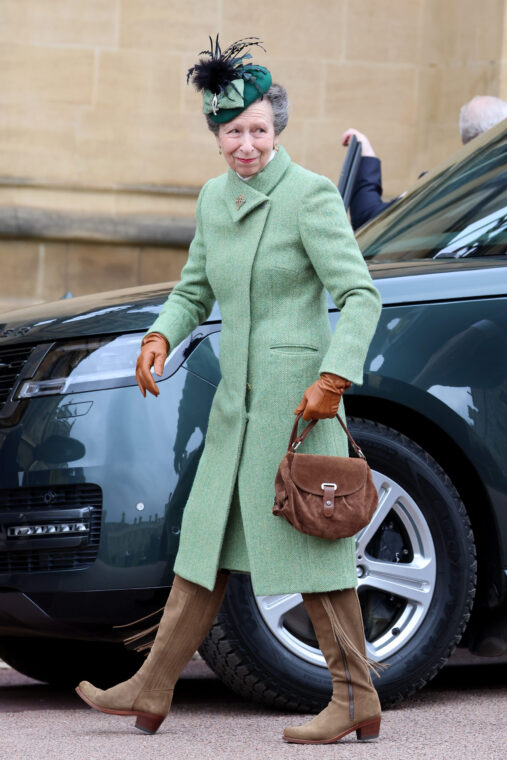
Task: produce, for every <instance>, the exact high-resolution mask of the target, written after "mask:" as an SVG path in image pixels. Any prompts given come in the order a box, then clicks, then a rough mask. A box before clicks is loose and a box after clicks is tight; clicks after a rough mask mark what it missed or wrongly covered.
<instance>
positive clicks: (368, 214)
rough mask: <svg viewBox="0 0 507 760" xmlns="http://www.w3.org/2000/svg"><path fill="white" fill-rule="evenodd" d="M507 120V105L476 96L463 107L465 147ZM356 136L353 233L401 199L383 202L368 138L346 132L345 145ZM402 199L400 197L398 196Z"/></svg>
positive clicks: (377, 167) (376, 162)
mask: <svg viewBox="0 0 507 760" xmlns="http://www.w3.org/2000/svg"><path fill="white" fill-rule="evenodd" d="M505 118H507V102H506V101H505V100H501V99H500V98H494V97H492V96H491V95H476V96H475V97H474V98H472V100H470V101H469V102H468V103H465V105H464V106H463V107H462V108H461V111H460V117H459V131H460V135H461V141H462V142H463V144H464V145H465V144H466V143H467V142H469V141H470V140H472V139H473V138H474V137H477V135H480V134H481V133H482V132H485V131H486V130H487V129H490V128H491V127H494V126H495V124H498V123H499V122H500V121H503V119H505ZM352 135H354V136H355V137H356V138H357V139H358V140H359V142H360V143H361V148H362V157H361V161H360V163H359V169H358V172H357V176H356V181H355V183H354V189H353V191H352V197H351V199H350V220H351V223H352V227H353V228H354V230H357V229H359V227H361V226H362V225H363V224H366V222H368V221H369V220H370V219H373V218H374V217H375V216H378V214H380V213H381V212H382V211H384V209H386V208H388V206H390V205H391V204H393V203H394V202H395V201H396V200H398V198H393V200H391V201H389V202H385V201H383V200H382V171H381V165H380V159H379V158H377V156H376V155H375V151H374V150H373V148H372V146H371V143H370V141H369V139H368V138H367V137H366V135H364V134H362V132H359V131H358V130H357V129H347V131H346V132H344V133H343V135H342V145H348V143H349V140H350V138H351V137H352ZM398 197H401V196H398Z"/></svg>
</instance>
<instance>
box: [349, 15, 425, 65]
mask: <svg viewBox="0 0 507 760" xmlns="http://www.w3.org/2000/svg"><path fill="white" fill-rule="evenodd" d="M421 10H422V0H405V2H400V0H383V2H381V3H379V2H378V0H353V2H351V3H349V4H348V8H347V34H346V53H345V58H346V60H347V61H376V62H379V63H385V62H397V63H412V62H415V61H416V60H417V58H418V47H419V39H420V25H421Z"/></svg>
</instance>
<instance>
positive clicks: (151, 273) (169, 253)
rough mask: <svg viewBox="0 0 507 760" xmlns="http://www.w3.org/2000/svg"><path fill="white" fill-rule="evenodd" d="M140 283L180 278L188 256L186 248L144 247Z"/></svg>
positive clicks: (170, 280) (146, 283)
mask: <svg viewBox="0 0 507 760" xmlns="http://www.w3.org/2000/svg"><path fill="white" fill-rule="evenodd" d="M140 256H141V260H140V275H139V284H140V285H149V284H150V283H154V282H173V281H175V280H179V279H180V276H181V270H182V269H183V267H184V265H185V262H186V260H187V258H188V250H186V249H184V248H148V247H146V248H142V249H141V254H140Z"/></svg>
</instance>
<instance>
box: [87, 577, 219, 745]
mask: <svg viewBox="0 0 507 760" xmlns="http://www.w3.org/2000/svg"><path fill="white" fill-rule="evenodd" d="M228 578H229V575H228V574H226V573H219V574H218V576H217V581H216V584H215V588H214V589H213V591H208V589H206V588H203V587H202V586H199V585H197V584H196V583H191V582H190V581H186V580H184V579H183V578H180V577H179V576H178V575H175V577H174V583H173V587H172V589H171V593H170V594H169V598H168V600H167V602H166V605H165V608H164V613H163V615H162V619H161V621H160V624H159V626H158V631H157V635H156V637H155V641H154V643H153V646H152V648H151V651H150V653H149V655H148V657H147V658H146V661H145V662H144V663H143V665H142V666H141V668H140V669H139V670H138V671H137V673H135V674H134V675H133V676H132V678H129V679H128V681H124V682H123V683H119V684H117V685H116V686H112V687H111V688H110V689H106V690H105V691H103V690H102V689H97V688H96V687H95V686H93V684H91V683H89V682H88V681H81V683H80V684H79V686H78V687H77V688H76V691H77V693H78V694H79V696H80V697H81V699H83V700H84V701H85V702H86V703H87V704H89V705H90V707H93V708H95V709H96V710H101V711H102V712H105V713H111V714H113V715H136V716H137V721H136V728H139V729H141V731H145V732H146V733H149V734H154V733H155V732H156V731H157V729H158V727H159V726H160V724H161V723H162V721H163V720H164V718H165V716H166V715H167V713H168V712H169V708H170V707H171V702H172V697H173V689H174V686H175V684H176V681H177V679H178V676H179V675H180V673H181V671H182V670H183V668H184V667H185V665H186V664H187V663H188V661H189V660H190V658H191V657H192V655H193V654H194V652H195V651H196V649H197V648H198V647H199V646H200V645H201V644H202V642H203V640H204V637H205V636H206V634H207V633H208V631H209V629H210V628H211V626H212V624H213V621H214V620H215V617H216V616H217V613H218V611H219V610H220V607H221V605H222V601H223V598H224V594H225V589H226V586H227V580H228Z"/></svg>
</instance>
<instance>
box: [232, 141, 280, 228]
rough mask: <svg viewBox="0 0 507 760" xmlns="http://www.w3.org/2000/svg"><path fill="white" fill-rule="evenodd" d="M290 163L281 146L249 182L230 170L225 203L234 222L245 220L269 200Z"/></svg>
mask: <svg viewBox="0 0 507 760" xmlns="http://www.w3.org/2000/svg"><path fill="white" fill-rule="evenodd" d="M290 163H291V160H290V156H289V154H288V153H287V151H286V150H285V149H284V148H282V147H281V146H280V149H279V151H278V153H277V154H276V156H275V157H274V158H273V160H272V161H270V162H269V164H266V166H265V167H264V169H263V170H262V171H261V172H259V173H258V174H256V175H255V176H253V177H252V179H251V180H249V181H248V182H243V180H241V179H240V178H239V177H238V175H237V174H236V172H235V171H233V170H232V169H229V171H228V172H227V184H226V187H225V203H226V205H227V208H228V209H229V213H230V215H231V217H232V220H233V221H234V222H238V221H239V220H240V219H243V217H244V216H246V215H247V214H249V213H250V211H253V209H255V208H257V207H258V206H260V205H261V204H263V203H265V202H266V201H267V200H269V194H270V193H271V191H272V190H273V188H274V187H276V185H277V184H278V183H279V182H280V180H281V179H282V177H283V175H284V174H285V172H286V171H287V169H288V167H289V165H290Z"/></svg>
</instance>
